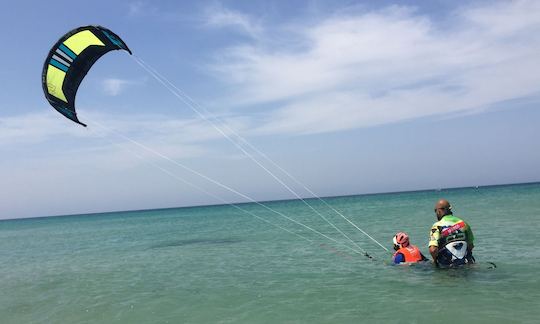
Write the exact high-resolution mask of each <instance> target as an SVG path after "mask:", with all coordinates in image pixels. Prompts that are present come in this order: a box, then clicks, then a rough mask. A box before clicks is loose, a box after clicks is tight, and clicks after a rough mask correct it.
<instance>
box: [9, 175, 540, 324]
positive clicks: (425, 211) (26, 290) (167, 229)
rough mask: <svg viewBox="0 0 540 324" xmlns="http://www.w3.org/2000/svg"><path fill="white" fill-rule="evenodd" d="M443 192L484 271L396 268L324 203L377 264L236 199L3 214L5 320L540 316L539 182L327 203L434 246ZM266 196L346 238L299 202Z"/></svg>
mask: <svg viewBox="0 0 540 324" xmlns="http://www.w3.org/2000/svg"><path fill="white" fill-rule="evenodd" d="M440 197H444V198H447V199H449V200H450V201H451V202H452V203H453V205H454V211H455V214H456V215H457V216H462V217H463V218H464V219H465V220H467V221H468V222H469V223H470V224H471V226H472V228H473V230H474V233H475V236H476V244H475V245H476V248H475V256H476V258H477V260H478V261H479V265H478V267H476V268H472V269H459V270H435V269H433V268H431V267H421V266H420V267H406V266H405V267H396V266H389V265H387V264H386V263H385V261H388V260H389V259H390V256H389V254H388V253H387V252H385V251H384V250H383V249H382V248H381V247H379V246H378V245H376V244H375V243H374V242H372V241H370V240H369V239H367V238H366V237H365V236H364V235H363V234H361V233H360V232H359V231H357V230H356V229H354V228H353V227H352V226H351V225H350V224H348V223H347V222H345V221H344V220H343V219H341V218H340V217H339V216H336V215H334V214H333V213H332V212H331V211H330V210H328V208H326V207H324V206H322V204H321V203H320V202H318V201H310V203H311V204H312V205H313V206H314V207H315V208H317V209H318V210H320V211H321V213H322V214H323V215H325V217H327V218H329V219H330V220H331V221H332V222H333V223H335V224H336V225H337V226H338V227H339V228H341V229H342V230H344V231H345V232H346V233H347V235H349V236H350V237H351V238H353V239H354V240H355V241H356V242H357V244H358V245H359V246H360V247H362V248H363V249H365V250H366V251H368V252H369V253H370V254H372V255H373V256H374V257H375V258H376V260H375V261H372V260H369V259H368V258H366V257H364V256H362V255H355V254H354V252H352V251H350V250H348V249H347V248H344V247H343V246H341V245H339V244H336V243H334V242H332V241H330V240H328V239H326V238H324V237H322V236H320V235H318V234H315V233H313V232H311V231H309V230H307V229H306V228H303V227H300V226H298V225H296V224H294V223H292V222H290V221H288V220H286V219H284V218H282V217H280V216H278V215H276V214H274V213H272V212H271V211H269V210H266V209H264V208H262V207H260V206H257V205H253V204H245V205H241V207H242V208H244V209H246V210H249V211H250V212H252V213H254V214H255V215H257V216H259V217H263V218H265V219H267V220H268V221H271V222H273V223H275V224H277V225H279V226H282V227H283V228H286V229H288V230H291V231H294V232H295V233H298V234H300V235H302V236H303V237H304V238H306V239H309V240H312V241H313V243H310V242H308V241H307V240H306V239H303V238H301V237H299V236H296V235H293V234H291V233H289V232H286V231H285V230H283V229H281V228H278V227H274V226H271V225H269V224H267V223H265V222H262V221H261V220H259V219H257V218H254V217H252V216H250V215H248V214H246V213H244V212H241V211H239V210H237V209H235V208H233V207H231V206H214V207H196V208H182V209H167V210H151V211H140V212H124V213H108V214H99V215H80V216H69V217H49V218H40V219H38V218H36V219H25V220H9V221H0V244H1V247H0V248H1V258H0V273H1V276H0V322H1V323H360V322H366V323H373V322H376V323H454V322H463V321H465V322H474V323H538V322H539V319H538V318H539V317H540V307H539V305H540V302H539V300H540V281H539V279H538V276H539V274H540V265H539V260H540V252H539V249H538V248H537V247H536V244H537V240H538V238H539V236H538V231H539V230H540V216H539V215H540V184H526V185H513V186H499V187H487V188H484V187H481V188H479V189H474V188H469V189H454V190H443V191H441V192H436V191H425V192H411V193H397V194H384V195H368V196H353V197H337V198H328V199H327V202H328V203H329V204H331V205H332V206H333V207H334V208H336V209H338V210H340V211H341V212H343V214H344V215H346V216H347V217H349V218H350V219H351V221H353V222H354V223H355V224H357V225H359V226H360V227H361V228H362V229H364V230H365V231H366V232H367V233H369V234H370V235H372V236H373V237H374V238H375V239H377V240H378V241H380V242H381V243H383V244H384V245H386V246H387V247H388V248H391V238H392V236H393V234H394V233H395V232H396V231H406V232H408V233H409V234H410V236H411V240H412V242H413V243H414V244H417V245H418V246H420V247H421V249H422V250H423V252H424V253H425V254H427V247H426V244H427V236H428V232H429V229H430V227H431V225H432V223H433V222H434V221H435V215H434V213H433V205H434V203H435V201H436V200H437V199H438V198H440ZM267 205H268V206H269V207H270V208H272V209H273V210H276V211H279V212H281V213H283V214H285V215H287V216H288V217H291V218H294V219H295V220H298V221H300V222H302V223H304V224H306V225H308V226H310V227H312V228H314V229H316V230H317V231H320V232H321V233H323V234H325V235H328V236H329V237H332V238H335V239H338V240H342V238H340V235H339V234H338V233H337V232H336V231H335V230H334V229H333V228H332V227H331V226H330V225H328V224H327V223H326V222H325V221H324V220H322V219H321V218H320V217H319V216H317V215H313V212H312V211H311V210H310V209H308V208H306V207H305V205H303V203H302V202H300V201H284V202H272V203H267ZM343 241H345V240H344V239H343ZM487 261H491V262H495V263H496V264H497V266H498V267H497V269H494V270H490V269H487V266H486V265H487V263H486V262H487Z"/></svg>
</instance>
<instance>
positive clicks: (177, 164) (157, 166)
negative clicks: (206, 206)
mask: <svg viewBox="0 0 540 324" xmlns="http://www.w3.org/2000/svg"><path fill="white" fill-rule="evenodd" d="M92 123H93V124H95V125H97V126H99V127H101V128H102V129H104V130H107V131H108V132H110V133H114V134H115V135H116V136H118V137H121V138H123V139H124V140H126V141H128V142H130V143H132V144H134V145H136V146H138V147H140V148H142V149H143V150H145V151H147V152H149V153H152V154H153V155H155V156H158V157H160V158H162V159H164V160H166V161H169V162H171V163H173V164H174V165H176V166H179V167H180V168H182V169H184V170H186V171H188V172H190V173H192V174H195V175H197V176H199V177H201V178H203V179H205V180H207V181H208V182H211V183H213V184H215V185H217V186H219V187H221V188H223V189H225V190H227V191H229V192H232V193H234V194H236V195H238V196H240V197H242V198H243V199H246V200H248V201H249V202H252V203H254V204H257V205H259V206H260V207H263V208H264V209H266V210H268V211H270V212H272V213H274V214H277V215H279V216H281V217H283V218H285V219H287V220H289V221H291V222H293V223H295V224H297V225H299V226H302V227H304V228H306V229H308V230H309V231H311V232H313V233H315V234H318V235H320V236H322V237H324V238H326V239H328V240H330V241H332V242H334V243H336V244H338V245H341V246H343V247H345V248H347V249H348V250H350V251H352V252H354V253H356V254H360V255H364V256H366V257H368V258H370V259H373V258H372V256H370V255H369V254H368V253H367V252H366V251H365V250H363V249H362V248H359V249H358V250H357V249H355V248H353V247H351V246H349V245H347V244H345V243H344V242H341V241H338V240H336V239H334V238H332V237H330V236H328V235H326V234H324V233H321V232H320V231H317V230H316V229H314V228H312V227H310V226H308V225H305V224H303V223H302V222H299V221H297V220H295V219H293V218H290V217H289V216H287V215H285V214H283V213H281V212H279V211H277V210H275V209H273V208H271V207H269V206H267V205H265V204H263V203H261V202H258V201H256V200H255V199H253V198H251V197H249V196H247V195H245V194H243V193H241V192H238V191H237V190H235V189H233V188H231V187H229V186H227V185H225V184H222V183H221V182H219V181H217V180H214V179H212V178H210V177H208V176H206V175H204V174H202V173H200V172H198V171H196V170H194V169H192V168H190V167H188V166H186V165H184V164H182V163H180V162H178V161H175V160H173V159H172V158H170V157H168V156H166V155H164V154H162V153H160V152H158V151H156V150H154V149H152V148H150V147H148V146H146V145H144V144H142V143H140V142H138V141H136V140H134V139H132V138H130V137H128V136H126V135H123V134H121V133H119V132H117V131H115V130H113V129H110V128H108V127H106V126H104V125H102V124H100V123H98V122H96V121H93V122H92ZM109 142H111V143H112V141H110V140H109ZM112 144H114V145H116V146H120V145H119V144H115V143H112ZM120 147H121V146H120ZM128 151H130V152H131V153H132V154H134V155H135V156H136V157H137V158H139V159H142V157H141V156H140V155H138V154H136V153H135V152H133V151H131V150H128ZM151 164H152V165H153V166H154V167H156V168H158V169H159V170H161V171H162V172H164V173H166V174H168V175H171V176H172V177H173V178H174V179H176V180H179V181H181V182H183V183H185V184H187V185H189V186H191V187H193V188H195V189H197V190H200V191H201V192H204V193H205V194H208V195H210V196H211V197H213V198H216V199H218V200H219V201H222V202H223V203H224V204H227V205H231V206H233V207H234V208H236V209H238V210H241V211H243V212H246V213H247V214H249V215H251V216H253V217H255V218H257V219H260V220H262V221H264V222H266V223H268V224H271V225H273V226H276V227H278V228H281V229H282V230H284V231H287V232H289V233H291V234H294V235H297V236H299V237H301V238H303V239H305V240H307V241H309V242H311V243H313V240H311V239H309V238H307V237H305V236H303V235H300V234H298V233H295V232H293V231H291V230H288V229H286V228H284V227H282V226H279V225H276V224H274V223H272V222H269V221H268V220H265V219H264V218H262V217H260V216H257V215H255V214H253V213H252V212H249V211H247V210H245V209H244V208H241V207H239V206H238V205H236V204H233V203H229V202H227V201H225V200H224V199H223V198H220V197H218V196H216V195H214V194H212V193H210V192H208V191H207V190H205V189H203V188H200V187H199V186H197V185H195V184H193V183H191V182H189V181H187V180H185V179H183V178H181V177H179V176H177V175H175V174H174V173H172V172H170V171H168V170H166V169H164V168H163V167H161V166H159V165H157V164H155V163H151Z"/></svg>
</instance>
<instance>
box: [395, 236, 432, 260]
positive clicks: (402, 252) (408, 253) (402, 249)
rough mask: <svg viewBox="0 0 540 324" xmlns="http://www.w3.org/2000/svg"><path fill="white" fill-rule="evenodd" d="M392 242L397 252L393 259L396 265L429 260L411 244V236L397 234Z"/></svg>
mask: <svg viewBox="0 0 540 324" xmlns="http://www.w3.org/2000/svg"><path fill="white" fill-rule="evenodd" d="M392 241H393V242H394V250H395V251H396V253H394V256H393V257H392V260H393V261H394V263H395V264H399V263H402V262H420V261H426V260H427V258H426V257H425V256H424V255H423V254H422V252H420V249H418V247H416V246H415V245H412V244H410V243H409V236H408V235H407V233H403V232H399V233H397V234H396V235H394V238H393V239H392Z"/></svg>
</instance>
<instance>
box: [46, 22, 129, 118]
mask: <svg viewBox="0 0 540 324" xmlns="http://www.w3.org/2000/svg"><path fill="white" fill-rule="evenodd" d="M112 50H125V51H127V52H129V54H131V51H130V50H129V48H128V47H127V45H126V43H124V41H123V40H122V39H120V37H118V35H116V34H115V33H113V32H112V31H110V30H108V29H107V28H104V27H101V26H84V27H79V28H76V29H74V30H72V31H70V32H68V33H67V34H65V35H64V36H62V38H60V40H59V41H58V42H57V43H56V44H55V45H54V46H53V48H52V49H51V51H50V52H49V55H48V56H47V59H46V60H45V64H44V66H43V74H42V82H43V91H44V92H45V97H46V98H47V100H49V103H50V104H51V105H52V106H53V107H54V108H55V109H56V110H58V112H59V113H61V114H62V115H64V116H66V117H67V118H69V119H71V120H72V121H74V122H76V123H78V124H81V125H83V126H86V125H85V124H83V123H81V122H80V121H79V119H78V118H77V113H76V112H75V95H76V94H77V89H78V88H79V85H80V84H81V81H82V79H83V78H84V77H85V76H86V73H87V72H88V70H90V68H91V67H92V65H93V64H94V63H95V62H96V61H97V60H98V59H99V58H100V57H101V56H103V55H104V54H105V53H107V52H109V51H112Z"/></svg>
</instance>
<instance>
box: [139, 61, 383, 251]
mask: <svg viewBox="0 0 540 324" xmlns="http://www.w3.org/2000/svg"><path fill="white" fill-rule="evenodd" d="M132 58H133V60H134V61H135V62H136V63H137V64H139V65H140V66H141V67H142V68H143V69H144V70H145V71H147V72H148V73H149V74H150V75H151V76H152V77H153V78H154V79H156V80H157V81H158V82H159V83H161V84H162V85H163V86H164V87H165V88H166V89H167V90H169V91H170V92H171V93H172V94H173V95H174V96H176V97H177V98H178V99H180V100H181V101H182V102H183V103H184V104H186V105H187V106H188V107H189V108H190V109H191V110H192V111H193V112H195V113H196V114H197V115H198V116H199V117H200V118H202V119H203V120H205V121H207V122H208V123H210V125H211V126H212V127H213V128H214V129H215V130H216V131H218V132H219V133H220V134H221V135H222V136H223V137H225V138H226V139H227V140H229V141H230V142H231V143H232V144H233V145H234V146H235V147H236V148H237V149H239V150H240V151H241V152H242V153H243V154H244V155H245V156H246V157H248V158H249V159H251V160H252V161H253V162H254V163H255V164H257V165H258V166H259V167H260V168H261V169H263V170H264V171H265V172H266V173H267V174H269V175H270V176H271V177H272V178H273V179H274V180H276V181H277V182H278V183H280V184H281V185H282V186H284V187H285V188H286V189H287V190H288V191H289V192H290V193H292V194H293V195H294V196H295V197H296V198H297V199H299V200H301V201H302V202H303V203H304V204H305V205H306V206H307V207H308V208H310V209H311V210H312V211H313V212H315V213H316V214H317V215H318V216H319V217H321V218H322V219H323V220H324V221H326V222H327V223H328V224H330V225H331V226H332V227H333V228H334V229H335V230H337V231H338V232H339V233H340V234H341V235H342V236H344V237H345V238H346V239H348V240H349V241H350V242H352V243H353V244H354V245H355V246H356V247H357V248H359V249H361V250H363V249H362V248H361V247H360V246H359V245H358V244H357V243H356V242H355V241H353V240H352V239H351V238H350V237H349V236H347V235H346V234H345V233H344V232H343V231H342V230H341V229H339V228H338V227H337V226H336V225H334V224H333V223H332V222H330V221H329V220H328V219H327V218H326V217H324V216H323V215H322V214H321V213H320V212H319V211H318V210H316V209H315V208H314V207H313V206H312V205H310V204H309V203H308V202H307V201H306V200H305V199H304V198H302V197H301V196H300V195H299V194H298V193H296V192H295V191H294V190H293V189H291V188H290V187H289V186H288V185H287V184H285V183H284V182H283V181H282V180H281V179H280V178H278V177H277V176H276V175H275V174H274V173H273V172H272V171H270V170H269V169H268V168H267V167H265V166H264V165H263V164H262V163H261V162H260V161H259V160H257V159H256V158H255V157H254V156H253V155H252V154H250V153H249V152H248V151H246V149H245V148H244V147H242V146H241V145H240V144H239V143H238V142H237V141H235V140H234V139H233V138H231V136H229V135H228V134H227V133H226V132H225V131H223V129H221V128H220V127H219V126H218V125H216V122H214V120H216V121H217V122H219V123H220V124H221V126H222V127H223V128H226V129H227V131H229V132H230V133H232V134H233V135H234V136H235V137H236V138H238V139H239V140H240V141H241V142H243V143H244V145H246V146H248V147H249V148H250V149H252V150H253V151H255V152H256V153H257V154H259V155H260V156H262V157H263V158H264V159H265V160H267V161H268V162H269V163H270V164H271V165H273V166H274V167H276V168H277V169H279V170H280V171H281V172H283V173H284V174H285V175H286V176H287V177H289V178H290V179H291V180H293V181H294V182H295V183H297V184H298V185H300V186H302V187H303V188H304V189H305V190H306V191H307V192H309V193H310V194H311V195H312V196H313V198H316V199H318V200H319V201H321V202H322V203H323V204H324V205H325V206H327V207H328V208H330V209H331V210H332V211H334V212H335V213H336V214H337V215H339V216H340V217H341V218H343V219H344V220H346V221H347V222H348V223H349V224H351V225H352V226H354V227H355V228H356V229H357V230H358V231H360V232H361V233H363V234H364V235H366V236H367V237H368V238H369V239H371V240H372V241H373V242H375V243H376V244H377V245H378V246H380V247H381V248H382V249H384V250H385V251H386V252H390V251H389V250H388V249H387V248H386V247H385V246H383V245H382V244H381V243H380V242H378V241H377V240H376V239H375V238H373V237H372V236H371V235H369V234H368V233H367V232H366V231H364V230H363V229H361V228H360V227H359V226H357V225H356V224H354V223H353V222H352V221H351V220H350V219H349V218H347V217H346V216H345V215H343V213H341V212H339V211H338V210H337V209H335V208H334V207H333V206H331V205H330V204H328V202H326V201H325V200H324V199H322V198H321V197H320V196H318V195H316V194H315V193H314V192H313V191H312V190H310V189H309V188H308V187H307V186H306V185H304V184H303V183H301V182H300V181H299V180H297V179H296V178H295V177H293V176H292V175H291V174H290V173H289V172H287V171H286V170H285V169H284V168H282V167H281V166H279V165H278V164H277V163H276V162H274V161H273V160H272V159H270V158H269V157H268V156H267V155H266V154H264V153H262V152H261V151H260V150H259V149H257V148H256V147H255V146H254V145H253V144H251V143H250V142H249V141H248V140H247V139H245V138H244V137H242V136H241V135H239V134H238V133H237V132H235V131H234V130H233V129H231V128H230V127H228V126H227V125H226V124H225V123H224V122H222V121H220V120H219V119H218V118H217V117H215V116H213V115H212V114H211V113H209V112H208V111H207V110H206V109H204V107H202V106H200V105H199V104H198V103H197V102H196V101H195V100H193V99H192V98H191V97H189V96H188V95H187V94H185V93H184V92H183V91H182V90H180V89H179V88H178V87H176V86H175V85H174V84H173V83H172V82H170V81H169V80H168V79H167V78H165V77H164V76H163V75H161V74H159V73H158V72H157V71H156V70H155V69H153V68H152V67H151V66H150V65H149V64H148V63H146V62H144V61H143V60H142V59H140V58H138V57H137V56H135V55H133V56H132ZM200 110H203V111H204V112H205V113H206V115H209V116H212V118H211V119H210V118H208V117H206V115H205V114H203V113H201V111H200Z"/></svg>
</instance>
